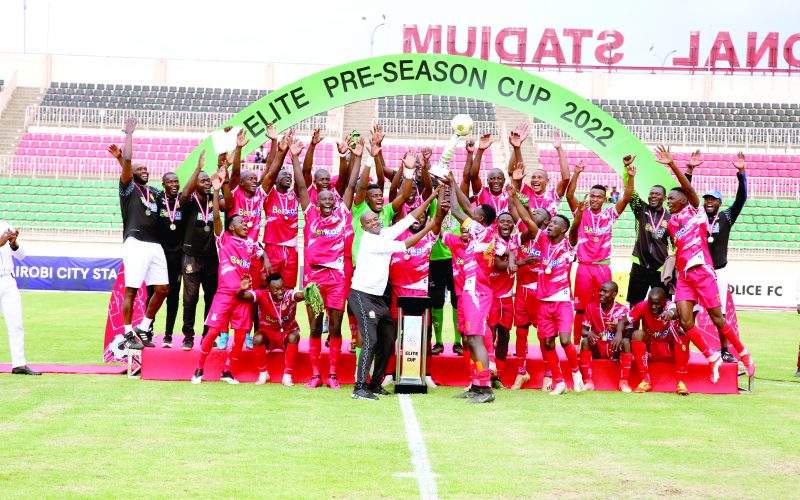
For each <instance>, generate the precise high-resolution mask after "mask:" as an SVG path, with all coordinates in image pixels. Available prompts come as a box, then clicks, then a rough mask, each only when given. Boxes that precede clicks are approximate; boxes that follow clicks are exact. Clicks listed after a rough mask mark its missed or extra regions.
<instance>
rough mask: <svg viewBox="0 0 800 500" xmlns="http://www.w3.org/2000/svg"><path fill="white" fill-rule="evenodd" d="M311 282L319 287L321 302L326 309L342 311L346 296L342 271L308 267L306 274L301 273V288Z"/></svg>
mask: <svg viewBox="0 0 800 500" xmlns="http://www.w3.org/2000/svg"><path fill="white" fill-rule="evenodd" d="M311 282H314V283H316V284H317V285H319V291H320V293H321V294H322V301H323V302H324V303H325V307H326V308H328V309H338V310H339V311H344V301H345V299H346V298H347V296H346V295H345V293H344V292H345V276H344V272H343V271H339V270H337V269H331V268H329V267H313V266H309V267H308V269H307V272H304V273H303V286H306V285H308V284H309V283H311Z"/></svg>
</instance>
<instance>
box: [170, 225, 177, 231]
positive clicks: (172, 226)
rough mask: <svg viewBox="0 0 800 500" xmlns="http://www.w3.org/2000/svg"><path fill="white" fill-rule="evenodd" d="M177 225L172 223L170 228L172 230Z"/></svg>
mask: <svg viewBox="0 0 800 500" xmlns="http://www.w3.org/2000/svg"><path fill="white" fill-rule="evenodd" d="M176 227H177V226H176V225H175V224H170V225H169V228H170V230H171V231H174V230H175V228H176Z"/></svg>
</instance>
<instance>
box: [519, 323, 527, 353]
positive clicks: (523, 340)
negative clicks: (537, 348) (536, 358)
mask: <svg viewBox="0 0 800 500" xmlns="http://www.w3.org/2000/svg"><path fill="white" fill-rule="evenodd" d="M516 351H517V357H518V358H520V359H525V356H526V355H527V353H528V327H521V326H518V327H517V342H516Z"/></svg>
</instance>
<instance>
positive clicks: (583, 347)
mask: <svg viewBox="0 0 800 500" xmlns="http://www.w3.org/2000/svg"><path fill="white" fill-rule="evenodd" d="M588 350H589V341H588V340H586V339H585V338H583V339H581V351H588Z"/></svg>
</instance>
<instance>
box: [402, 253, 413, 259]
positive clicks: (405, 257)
mask: <svg viewBox="0 0 800 500" xmlns="http://www.w3.org/2000/svg"><path fill="white" fill-rule="evenodd" d="M403 258H404V259H406V260H408V259H410V258H411V256H410V255H408V254H405V255H404V256H403Z"/></svg>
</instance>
